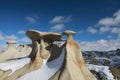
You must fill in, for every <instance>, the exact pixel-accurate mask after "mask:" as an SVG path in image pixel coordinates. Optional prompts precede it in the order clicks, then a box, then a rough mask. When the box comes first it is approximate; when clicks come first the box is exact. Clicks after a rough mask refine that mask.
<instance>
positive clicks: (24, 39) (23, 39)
mask: <svg viewBox="0 0 120 80" xmlns="http://www.w3.org/2000/svg"><path fill="white" fill-rule="evenodd" d="M21 41H22V42H31V40H30V39H29V38H28V37H23V38H22V39H21Z"/></svg>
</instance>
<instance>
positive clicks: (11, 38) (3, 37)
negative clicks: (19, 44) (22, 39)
mask: <svg viewBox="0 0 120 80" xmlns="http://www.w3.org/2000/svg"><path fill="white" fill-rule="evenodd" d="M0 40H17V37H16V36H15V35H3V34H2V33H1V32H0Z"/></svg>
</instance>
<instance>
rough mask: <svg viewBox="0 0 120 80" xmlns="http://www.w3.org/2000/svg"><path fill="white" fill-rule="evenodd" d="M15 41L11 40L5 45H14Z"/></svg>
mask: <svg viewBox="0 0 120 80" xmlns="http://www.w3.org/2000/svg"><path fill="white" fill-rule="evenodd" d="M16 43H17V41H14V40H11V41H7V44H16Z"/></svg>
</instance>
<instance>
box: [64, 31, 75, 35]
mask: <svg viewBox="0 0 120 80" xmlns="http://www.w3.org/2000/svg"><path fill="white" fill-rule="evenodd" d="M62 34H63V35H74V34H76V32H75V31H72V30H66V31H64V32H63V33H62Z"/></svg>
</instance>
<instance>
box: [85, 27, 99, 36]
mask: <svg viewBox="0 0 120 80" xmlns="http://www.w3.org/2000/svg"><path fill="white" fill-rule="evenodd" d="M87 31H88V32H90V33H92V34H95V33H97V29H95V28H93V27H88V29H87Z"/></svg>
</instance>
